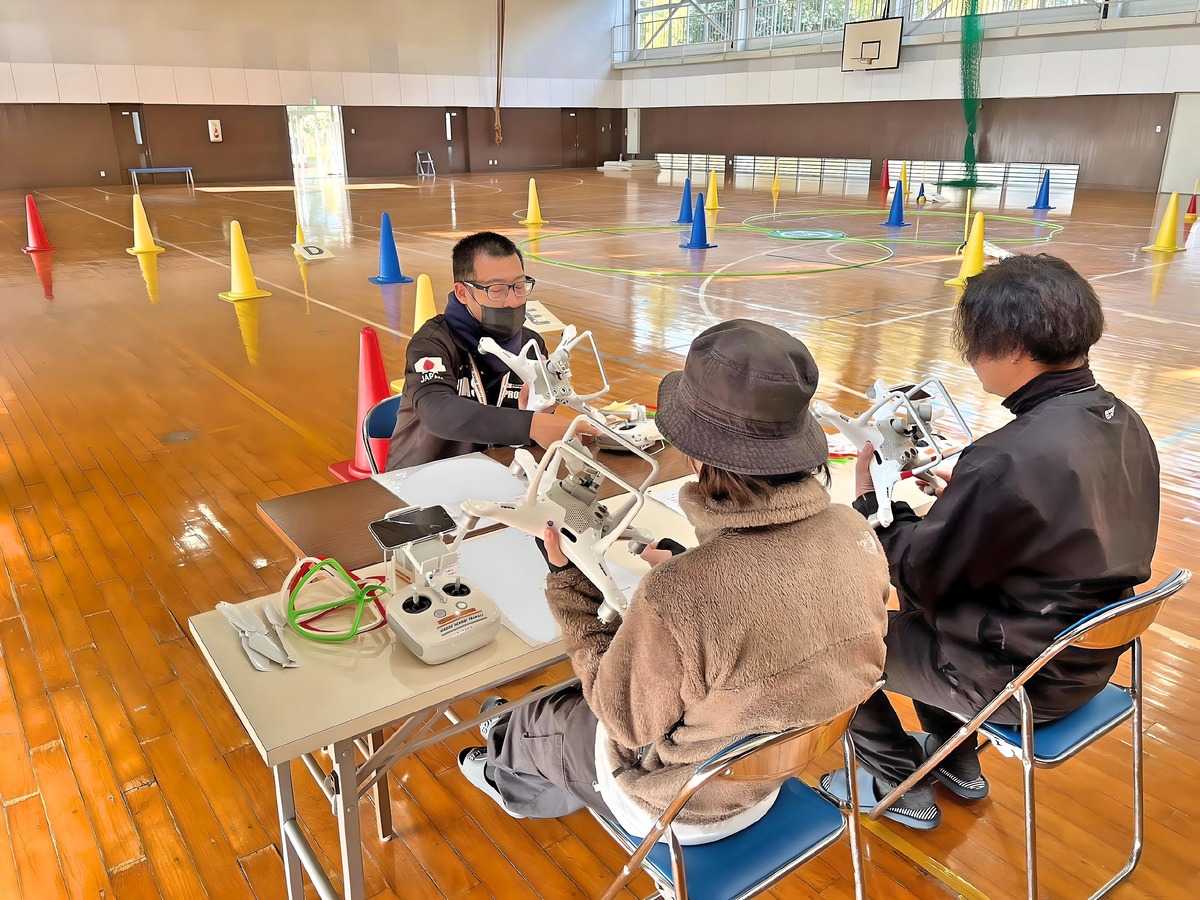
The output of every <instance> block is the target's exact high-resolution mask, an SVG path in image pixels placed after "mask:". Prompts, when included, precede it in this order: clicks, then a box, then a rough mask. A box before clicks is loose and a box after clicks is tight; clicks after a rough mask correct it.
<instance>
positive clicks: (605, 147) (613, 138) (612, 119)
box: [596, 109, 621, 166]
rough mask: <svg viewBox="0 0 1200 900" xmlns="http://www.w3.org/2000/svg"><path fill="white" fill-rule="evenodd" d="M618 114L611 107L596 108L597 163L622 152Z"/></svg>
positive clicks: (599, 163)
mask: <svg viewBox="0 0 1200 900" xmlns="http://www.w3.org/2000/svg"><path fill="white" fill-rule="evenodd" d="M616 126H617V115H616V113H615V112H614V111H613V110H611V109H599V110H596V160H597V162H596V165H600V166H602V165H604V163H605V162H607V161H608V160H610V159H616V158H617V155H618V154H619V153H620V152H621V150H620V145H619V144H618V143H617V130H616Z"/></svg>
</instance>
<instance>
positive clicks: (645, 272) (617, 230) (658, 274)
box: [517, 225, 895, 278]
mask: <svg viewBox="0 0 1200 900" xmlns="http://www.w3.org/2000/svg"><path fill="white" fill-rule="evenodd" d="M686 228H687V226H686V225H637V226H634V227H620V226H613V227H612V228H580V229H577V230H575V231H562V232H559V233H557V234H549V235H539V236H538V237H536V238H527V239H525V240H523V241H518V242H517V246H519V247H520V248H521V252H522V253H524V254H525V256H526V257H528V258H529V259H534V260H537V261H538V262H540V263H545V264H546V265H550V266H558V267H559V268H562V269H576V270H578V271H581V272H598V273H600V274H603V275H637V276H641V277H646V278H774V277H780V276H783V275H822V274H824V273H826V272H843V271H846V270H849V269H861V268H864V267H866V266H874V265H878V264H879V263H882V262H887V261H888V260H889V259H891V258H892V257H893V256H895V252H894V251H893V250H892V249H891V248H890V247H888V246H886V245H885V244H883V243H881V242H880V241H874V240H870V239H868V238H852V237H839V238H831V239H829V240H830V241H831V242H835V243H839V244H866V245H868V246H870V247H874V248H875V249H877V250H880V251H882V252H883V254H884V255H882V256H880V257H879V258H878V259H869V260H865V261H863V262H859V263H844V264H842V265H832V266H824V267H822V268H819V269H778V270H775V271H771V272H705V271H699V272H693V271H692V270H691V269H688V270H687V271H678V270H666V271H654V270H650V269H618V268H609V267H606V266H585V265H583V264H582V263H569V262H563V261H562V260H558V259H550V258H548V257H546V256H542V255H541V254H540V253H536V252H534V251H533V250H532V245H533V244H534V243H538V244H540V243H541V242H543V241H548V240H554V239H556V238H565V237H572V236H574V235H580V234H623V233H626V232H631V231H641V232H666V231H674V232H679V231H683V230H686ZM710 230H711V231H713V232H716V231H724V232H726V233H733V232H737V231H747V232H753V233H756V234H759V233H763V232H765V231H769V230H770V229H765V228H748V227H746V226H745V225H714V226H713V227H712V228H711V229H710ZM714 249H715V248H714Z"/></svg>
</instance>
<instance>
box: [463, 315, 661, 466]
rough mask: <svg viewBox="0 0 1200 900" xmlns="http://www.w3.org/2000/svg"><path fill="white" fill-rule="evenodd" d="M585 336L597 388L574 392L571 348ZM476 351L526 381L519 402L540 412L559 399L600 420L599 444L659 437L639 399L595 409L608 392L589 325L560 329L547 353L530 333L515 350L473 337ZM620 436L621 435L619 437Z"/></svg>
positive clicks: (640, 443)
mask: <svg viewBox="0 0 1200 900" xmlns="http://www.w3.org/2000/svg"><path fill="white" fill-rule="evenodd" d="M584 341H587V342H588V343H589V344H590V345H591V351H592V355H593V356H595V358H596V367H597V368H598V369H599V371H600V381H601V382H602V383H601V385H600V389H599V390H598V391H594V392H593V393H590V394H577V393H576V392H575V388H574V386H573V385H572V384H571V351H572V350H574V349H575V348H576V347H577V346H579V345H580V344H582V343H583V342H584ZM479 352H480V353H490V354H491V355H492V356H495V357H498V358H499V359H500V360H501V361H503V362H504V364H505V365H506V366H508V367H509V368H510V369H511V370H512V371H513V372H515V373H516V374H517V375H518V376H520V378H521V381H522V382H524V383H525V384H527V385H529V400H528V401H527V403H526V406H525V408H526V409H528V410H531V411H533V412H541V411H542V410H546V409H549V408H551V407H552V406H554V405H555V404H556V403H561V404H562V405H563V406H566V407H567V408H568V409H573V410H575V412H577V413H582V414H583V415H585V416H587V417H588V418H589V419H591V420H592V421H593V422H595V423H596V424H598V425H601V426H603V428H602V429H601V431H600V436H599V443H600V446H601V447H603V448H605V449H608V450H618V449H621V450H623V449H626V447H627V445H633V446H634V447H636V448H637V449H643V450H644V449H645V448H646V447H649V446H652V445H653V444H655V443H658V442H659V441H661V440H662V435H661V434H660V433H659V431H658V429H657V428H656V427H655V425H654V422H653V421H652V420H651V419H650V418H649V417H648V416H647V415H646V407H645V406H643V405H641V404H640V403H621V404H610V405H609V407H607V408H605V409H596V408H595V407H593V406H592V405H591V401H592V400H595V399H597V398H598V397H602V396H603V395H604V394H605V393H607V392H608V387H609V385H608V376H606V375H605V374H604V363H603V361H602V360H601V359H600V350H599V349H598V348H597V347H596V339H595V338H594V337H592V333H591V332H590V331H585V332H583V334H577V332H576V329H575V326H574V325H568V326H567V327H566V328H564V329H563V333H562V338H561V340H560V341H559V343H558V346H557V347H555V348H554V350H553V352H551V353H550V356H549V358H546V357H544V356H542V352H541V349H540V348H539V347H538V345H537V342H536V341H534V340H533V339H530V340H529V341H527V342H526V343H525V344H524V346H522V347H521V349H520V350H519V351H518V352H516V353H510V352H509V351H507V350H505V349H504V348H503V347H501V346H500V345H499V344H497V343H496V342H495V341H494V340H492V338H490V337H485V338H482V339H481V340H480V341H479ZM621 438H623V440H621Z"/></svg>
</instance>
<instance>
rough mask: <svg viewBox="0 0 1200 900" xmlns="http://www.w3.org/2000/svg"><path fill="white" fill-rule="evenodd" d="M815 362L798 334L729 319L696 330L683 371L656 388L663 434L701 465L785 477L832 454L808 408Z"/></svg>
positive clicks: (813, 387)
mask: <svg viewBox="0 0 1200 900" xmlns="http://www.w3.org/2000/svg"><path fill="white" fill-rule="evenodd" d="M816 390H817V364H816V362H815V361H814V360H813V358H812V354H810V353H809V352H808V348H807V347H805V346H804V344H803V343H801V342H800V341H799V340H798V339H796V338H794V337H792V336H791V335H790V334H788V333H787V332H786V331H781V330H780V329H778V328H775V327H773V326H771V325H764V324H763V323H762V322H752V321H750V320H749V319H733V320H732V321H729V322H722V323H721V324H720V325H714V326H713V327H712V328H709V329H708V330H707V331H705V332H703V333H702V334H700V335H699V336H698V337H697V338H696V339H695V340H694V341H692V346H691V348H690V349H689V350H688V355H687V361H686V362H685V363H684V366H683V371H682V372H672V373H670V374H669V375H667V376H666V377H665V378H663V380H662V383H661V384H660V385H659V386H658V414H657V417H656V419H655V423H656V424H657V425H658V429H659V431H661V432H662V434H663V437H665V438H666V439H667V440H668V441H670V442H671V443H672V444H673V445H675V446H676V447H677V448H679V450H681V451H682V452H683V453H686V454H687V455H688V456H690V457H692V458H693V459H696V460H699V461H700V462H702V463H708V464H709V465H713V466H717V467H718V468H722V469H726V470H727V471H730V472H737V473H739V474H742V475H785V474H788V473H791V472H803V471H807V470H808V469H814V468H816V467H817V466H820V465H823V464H824V463H826V462H827V461H828V459H829V444H828V442H827V441H826V438H825V432H824V431H822V430H821V426H820V425H819V424H817V420H816V419H814V418H813V417H812V415H811V414H810V413H809V410H808V404H809V402H810V401H811V400H812V397H813V394H814V393H815V392H816Z"/></svg>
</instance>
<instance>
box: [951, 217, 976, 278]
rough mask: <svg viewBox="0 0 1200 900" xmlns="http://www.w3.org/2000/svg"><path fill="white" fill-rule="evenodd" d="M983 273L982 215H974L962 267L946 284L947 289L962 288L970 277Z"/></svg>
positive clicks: (964, 250)
mask: <svg viewBox="0 0 1200 900" xmlns="http://www.w3.org/2000/svg"><path fill="white" fill-rule="evenodd" d="M982 271H983V213H981V212H977V213H975V221H974V222H973V223H972V225H971V236H970V237H969V238H967V246H966V247H965V248H964V249H963V260H962V267H961V268H959V270H958V277H957V278H951V279H950V280H949V281H947V282H946V286H947V287H963V286H964V285H965V284H966V283H967V279H968V278H970V277H971V276H972V275H978V274H979V273H980V272H982Z"/></svg>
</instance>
